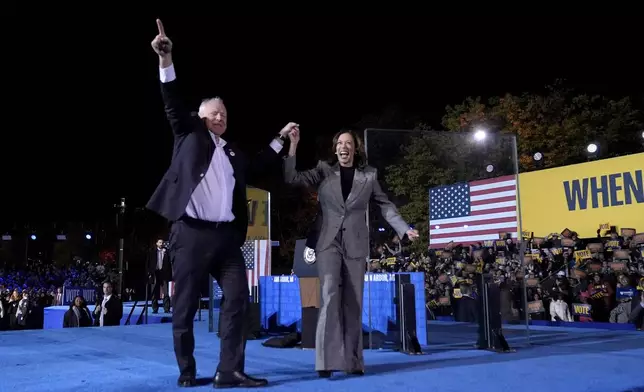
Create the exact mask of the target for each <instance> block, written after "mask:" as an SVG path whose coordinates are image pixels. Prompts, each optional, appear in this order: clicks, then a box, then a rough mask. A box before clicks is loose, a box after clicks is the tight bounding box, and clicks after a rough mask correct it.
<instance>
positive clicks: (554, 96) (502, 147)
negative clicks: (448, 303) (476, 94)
mask: <svg viewBox="0 0 644 392" xmlns="http://www.w3.org/2000/svg"><path fill="white" fill-rule="evenodd" d="M640 116H641V113H640V112H638V111H637V110H635V109H634V108H633V106H632V104H631V101H630V100H629V98H622V99H619V100H611V99H608V98H605V97H602V96H591V95H586V94H575V93H574V92H573V91H572V90H570V89H565V88H562V87H561V85H560V84H557V85H555V86H549V87H548V89H547V91H546V94H543V95H540V94H527V93H526V94H522V95H519V96H516V95H511V94H506V95H504V96H503V97H494V98H491V99H489V100H488V101H487V102H483V101H482V100H481V99H480V98H471V97H470V98H467V99H465V100H464V101H463V102H462V103H461V104H459V105H455V106H448V107H447V108H446V114H445V116H444V117H443V120H442V124H443V127H444V128H445V130H446V131H447V132H445V131H434V130H431V129H429V128H428V127H427V126H425V125H423V124H419V125H418V126H417V127H416V128H415V130H414V131H413V132H405V133H400V132H398V133H394V132H381V133H379V134H376V135H372V136H369V138H370V140H369V141H368V143H367V144H368V148H369V157H370V158H371V161H370V164H374V163H376V161H377V162H378V163H377V166H378V168H379V169H380V172H381V173H382V172H383V168H384V173H385V175H384V178H383V176H382V175H381V180H384V186H385V188H386V189H387V190H388V191H389V192H390V193H391V194H392V195H393V196H394V197H395V198H397V203H396V204H397V205H400V206H401V207H400V211H401V214H402V215H403V216H404V218H405V219H406V220H407V221H408V222H410V223H413V224H415V225H416V227H417V228H418V229H419V231H420V234H421V237H420V241H417V242H416V243H415V244H414V245H413V248H415V249H416V250H424V249H427V245H428V244H427V240H428V229H429V224H428V223H429V222H428V212H429V211H428V189H429V188H432V187H436V186H440V185H448V184H453V183H456V182H461V181H463V182H464V181H474V180H478V179H484V178H490V177H498V176H502V175H509V174H514V173H515V171H516V169H515V163H514V161H515V160H514V153H513V151H514V146H513V143H514V141H513V137H512V135H516V136H517V141H518V145H517V150H518V157H517V158H518V161H519V162H518V163H519V165H518V166H519V170H520V171H526V170H534V169H535V168H536V167H535V164H534V162H533V160H532V156H533V154H534V153H535V152H537V151H538V152H541V153H543V154H544V156H545V162H544V167H556V166H561V165H568V164H574V163H580V162H584V161H585V160H586V159H587V158H586V155H585V154H586V153H585V148H586V146H587V145H588V144H589V143H591V142H594V143H598V144H599V146H600V150H601V156H602V157H603V158H604V157H612V156H617V155H623V154H628V153H632V152H635V151H639V149H641V141H639V138H641V130H642V123H641V120H640V119H641V117H640ZM477 127H481V128H484V129H486V130H487V131H488V132H489V135H490V136H489V137H488V139H487V140H485V141H484V143H476V142H474V141H473V138H472V132H471V131H473V130H475V129H476V128H477ZM379 144H381V145H383V146H385V147H378V145H379ZM392 146H394V147H392ZM489 165H492V166H493V171H492V172H488V171H487V167H488V166H489Z"/></svg>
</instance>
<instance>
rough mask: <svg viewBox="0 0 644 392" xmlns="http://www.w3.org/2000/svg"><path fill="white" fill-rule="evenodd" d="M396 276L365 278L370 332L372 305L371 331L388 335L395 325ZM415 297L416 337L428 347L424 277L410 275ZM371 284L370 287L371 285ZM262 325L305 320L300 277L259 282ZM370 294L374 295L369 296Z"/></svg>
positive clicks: (365, 317) (365, 312)
mask: <svg viewBox="0 0 644 392" xmlns="http://www.w3.org/2000/svg"><path fill="white" fill-rule="evenodd" d="M395 275H397V274H372V273H368V274H365V286H364V296H363V303H364V306H363V310H362V325H363V327H364V329H365V330H366V331H368V330H369V325H370V323H369V306H368V304H369V303H371V329H372V330H374V331H378V332H382V333H383V334H387V332H388V329H389V324H390V323H394V322H396V318H397V315H396V307H395V304H394V294H395V287H394V285H395ZM407 275H410V281H411V283H412V284H413V285H414V289H415V293H416V334H417V336H418V341H419V343H420V344H421V345H427V315H426V313H425V274H424V273H422V272H412V273H408V274H407ZM368 282H370V283H368ZM259 290H260V303H261V321H262V326H263V327H264V328H265V329H268V328H269V327H270V325H269V319H270V318H271V317H275V319H276V322H277V324H278V325H281V326H290V325H293V324H295V323H298V322H299V321H300V320H301V319H302V303H301V301H300V284H299V280H298V278H297V276H264V277H260V280H259ZM369 291H371V292H369Z"/></svg>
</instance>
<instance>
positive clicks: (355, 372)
mask: <svg viewBox="0 0 644 392" xmlns="http://www.w3.org/2000/svg"><path fill="white" fill-rule="evenodd" d="M347 374H348V375H350V376H364V370H351V371H348V372H347Z"/></svg>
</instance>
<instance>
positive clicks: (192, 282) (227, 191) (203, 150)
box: [147, 20, 299, 388]
mask: <svg viewBox="0 0 644 392" xmlns="http://www.w3.org/2000/svg"><path fill="white" fill-rule="evenodd" d="M157 28H158V34H157V35H156V37H155V38H154V39H153V40H152V43H151V45H152V49H153V50H154V52H155V53H156V54H157V55H158V59H159V71H158V72H159V76H160V79H161V95H162V97H163V102H164V104H165V112H166V116H167V118H168V121H169V123H170V127H171V128H172V132H173V134H174V149H173V152H172V162H171V163H170V167H169V168H168V170H167V172H166V173H165V175H164V176H163V179H162V180H161V183H160V184H159V186H158V187H157V189H156V191H155V192H154V194H153V195H152V197H151V199H150V201H149V202H148V204H147V208H148V209H150V210H152V211H154V212H156V213H157V214H159V215H161V216H163V217H164V218H166V219H167V220H168V221H170V222H172V228H171V230H170V238H169V246H168V252H169V254H170V260H171V262H172V275H173V278H174V284H175V294H174V303H173V308H174V309H173V313H172V333H173V337H174V351H175V355H176V359H177V363H178V365H179V372H180V375H179V380H178V384H179V386H180V387H192V386H195V385H196V379H195V377H196V375H197V365H196V362H195V358H194V349H195V337H194V332H193V324H194V322H193V321H194V316H195V313H196V312H197V307H198V303H199V302H198V301H199V294H200V293H199V284H200V283H201V282H202V280H203V278H205V277H206V276H208V274H211V275H212V276H214V277H215V279H217V283H218V284H219V286H220V287H221V288H222V290H223V295H224V297H225V300H224V301H223V303H222V306H221V313H220V321H221V324H220V325H221V330H220V337H221V351H220V356H219V365H218V366H217V372H216V374H215V377H214V380H213V382H214V386H215V387H217V388H232V387H245V388H248V387H261V386H264V385H266V384H267V380H264V379H257V378H252V377H250V376H248V375H246V374H245V373H244V362H245V347H246V340H245V336H244V317H245V313H246V309H247V307H248V302H249V292H248V282H247V277H246V268H245V264H244V258H243V255H242V251H241V246H242V245H243V243H244V241H245V239H246V232H247V230H248V210H247V198H246V184H247V183H251V182H253V181H254V180H257V179H259V178H260V176H261V174H263V173H265V170H266V168H267V167H270V164H271V163H272V162H273V161H276V159H277V157H278V154H279V152H280V151H281V149H282V146H283V144H284V140H285V139H287V135H288V134H289V133H290V132H291V131H293V130H297V129H298V127H299V125H298V124H296V123H289V124H287V125H286V126H285V127H284V128H283V129H282V130H281V131H280V132H279V134H278V135H277V136H276V137H275V138H274V140H273V141H272V142H271V144H270V148H267V149H266V150H264V152H263V153H262V154H260V156H259V157H258V159H256V160H253V161H249V160H247V159H246V158H245V157H244V156H243V154H242V153H241V151H240V150H239V149H237V148H236V147H234V146H232V144H230V143H227V142H226V141H225V140H224V139H223V138H222V136H223V134H224V133H225V132H226V128H227V124H228V113H227V110H226V106H225V105H224V102H223V100H222V99H221V98H212V99H207V100H204V101H203V102H202V104H201V106H200V107H199V111H198V112H197V113H194V114H192V113H191V110H190V109H189V107H188V106H187V105H186V104H185V102H184V100H183V97H182V96H181V94H180V93H179V90H178V87H179V86H178V84H177V76H176V72H175V68H174V63H173V59H172V41H170V38H168V36H167V35H166V33H165V30H164V27H163V24H162V23H161V21H160V20H157ZM215 76H217V77H220V78H222V77H225V75H221V74H215Z"/></svg>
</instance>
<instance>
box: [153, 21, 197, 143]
mask: <svg viewBox="0 0 644 392" xmlns="http://www.w3.org/2000/svg"><path fill="white" fill-rule="evenodd" d="M157 29H158V34H157V36H156V37H154V39H153V40H152V49H153V50H154V52H155V53H156V54H157V55H158V56H159V79H160V80H161V95H162V96H163V104H164V106H165V113H166V117H168V121H169V122H170V127H171V128H172V132H173V133H174V134H175V135H176V136H182V135H186V134H188V133H190V132H192V131H194V130H195V127H196V125H197V124H196V122H195V121H198V118H197V117H194V116H192V115H191V114H190V111H189V110H188V108H187V107H185V105H184V103H183V101H182V99H181V95H180V93H179V91H178V85H177V83H176V79H177V75H176V73H175V70H174V64H173V62H172V41H170V38H168V37H167V36H166V34H165V28H164V27H163V23H162V22H161V20H159V19H157Z"/></svg>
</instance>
